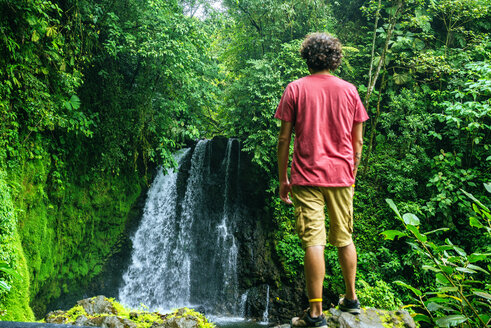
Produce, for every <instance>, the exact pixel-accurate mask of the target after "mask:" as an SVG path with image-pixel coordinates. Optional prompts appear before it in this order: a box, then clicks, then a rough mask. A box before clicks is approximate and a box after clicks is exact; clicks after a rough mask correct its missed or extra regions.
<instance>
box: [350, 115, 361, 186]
mask: <svg viewBox="0 0 491 328" xmlns="http://www.w3.org/2000/svg"><path fill="white" fill-rule="evenodd" d="M351 142H352V145H353V161H354V163H355V165H354V168H353V175H354V177H355V178H356V173H357V172H358V165H360V160H361V153H362V151H363V122H355V123H354V124H353V130H351Z"/></svg>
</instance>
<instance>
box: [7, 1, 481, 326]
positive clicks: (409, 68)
mask: <svg viewBox="0 0 491 328" xmlns="http://www.w3.org/2000/svg"><path fill="white" fill-rule="evenodd" d="M217 4H218V3H217V2H214V1H212V0H179V1H178V0H118V1H114V0H98V1H95V0H61V1H53V0H51V1H49V0H15V1H14V0H0V317H1V319H2V320H33V319H34V313H36V315H38V316H39V315H43V311H44V310H45V304H46V303H47V302H48V301H49V300H51V299H53V298H56V297H57V296H59V295H60V293H61V292H62V291H63V292H69V291H70V290H71V289H72V288H77V287H76V286H78V285H80V284H82V283H83V282H84V281H86V280H88V279H90V278H91V277H93V276H95V275H97V273H99V272H100V270H101V267H102V265H103V264H104V260H105V259H106V258H107V257H108V256H109V255H110V254H112V253H113V252H115V251H117V249H118V238H119V236H120V235H121V233H122V232H123V231H124V229H125V226H126V225H127V224H128V217H130V216H131V208H132V204H134V202H135V201H136V199H137V198H138V197H139V195H140V194H141V192H142V190H144V189H145V188H146V186H147V185H148V184H149V183H150V182H151V179H152V172H153V171H152V168H154V167H155V166H156V165H164V166H171V165H174V163H173V160H172V153H173V152H174V151H175V150H177V149H179V148H181V147H183V146H184V145H185V144H186V142H188V141H189V140H195V139H197V138H204V137H205V138H210V137H213V136H215V135H225V136H229V137H235V138H238V139H240V140H241V142H242V145H243V148H244V150H245V151H247V152H249V153H250V154H251V155H252V157H253V160H254V162H255V163H256V164H257V166H258V168H260V169H261V170H263V171H264V173H265V174H266V175H267V176H268V177H269V179H270V183H269V186H270V189H269V193H270V197H271V198H270V200H269V201H268V203H269V206H270V210H271V212H272V213H273V214H274V218H275V223H276V225H277V231H276V234H275V243H276V249H277V251H278V254H279V255H280V257H281V259H282V261H283V265H284V270H285V272H286V273H287V275H288V276H289V278H290V279H291V280H292V281H294V280H295V279H296V278H298V275H299V274H300V273H301V271H302V265H303V262H302V261H303V252H302V250H301V248H300V243H299V240H298V238H297V237H296V235H295V232H294V223H293V213H292V209H291V208H289V207H287V206H286V205H283V204H280V201H279V198H278V197H277V176H276V175H277V173H276V139H277V133H278V126H279V122H277V121H276V120H275V119H274V118H273V114H274V112H275V110H276V106H277V104H278V102H279V99H280V97H281V95H282V92H283V90H284V88H285V87H286V85H287V84H288V83H289V82H290V81H292V80H294V79H297V78H299V77H301V76H304V75H306V74H308V71H307V68H306V65H305V64H304V63H303V61H302V60H301V58H300V56H299V53H298V49H299V46H300V43H301V41H302V39H303V37H304V36H305V35H306V34H308V33H310V32H315V31H326V32H329V33H331V34H333V35H336V36H337V37H338V38H339V39H340V40H341V42H342V43H343V45H344V50H343V51H344V62H343V64H342V66H341V67H340V69H339V70H337V71H336V72H335V74H337V75H338V76H340V77H341V78H343V79H345V80H347V81H349V82H351V83H353V84H354V85H356V86H357V87H358V90H359V92H360V95H361V97H362V99H363V100H364V103H365V105H366V108H367V111H368V113H369V115H370V120H369V121H367V122H366V125H365V145H364V154H363V158H362V165H361V167H360V170H359V176H358V179H357V186H356V193H355V242H356V245H357V248H358V251H359V269H358V284H359V287H360V292H359V293H360V298H361V300H362V303H363V305H364V306H377V307H382V308H389V309H391V308H397V307H401V306H402V305H403V304H406V305H409V308H410V309H412V310H413V311H414V313H415V315H416V316H415V319H417V320H419V322H420V323H421V324H422V325H426V326H441V327H447V326H454V325H461V326H466V327H484V326H486V323H487V322H488V321H489V319H490V313H491V307H490V304H491V295H490V294H491V280H490V275H489V272H490V271H491V261H490V259H491V254H490V253H491V224H490V222H491V216H490V214H489V209H487V207H486V206H489V204H491V201H490V200H491V197H490V194H489V192H491V185H490V184H489V182H490V180H491V170H490V168H491V152H490V147H491V139H490V137H491V115H490V114H491V107H490V106H491V100H490V98H491V97H490V96H491V39H490V35H489V32H490V28H491V10H490V9H491V2H490V0H343V1H324V0H285V1H279V0H223V2H221V5H217ZM386 199H389V200H388V201H387V202H386V201H385V200H386ZM394 211H395V212H394ZM401 213H402V214H401ZM404 213H405V214H404ZM430 232H431V233H430ZM326 261H327V271H326V280H325V289H326V293H327V294H328V295H337V294H338V293H340V292H342V289H343V283H342V280H341V279H342V277H341V275H340V274H339V265H338V264H337V256H336V252H335V249H334V248H332V247H331V248H327V249H326ZM33 311H34V312H33Z"/></svg>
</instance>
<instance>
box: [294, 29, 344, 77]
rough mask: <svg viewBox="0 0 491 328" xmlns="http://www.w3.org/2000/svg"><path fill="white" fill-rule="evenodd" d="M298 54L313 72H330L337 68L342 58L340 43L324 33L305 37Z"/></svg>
mask: <svg viewBox="0 0 491 328" xmlns="http://www.w3.org/2000/svg"><path fill="white" fill-rule="evenodd" d="M300 54H301V55H302V58H303V59H305V61H306V62H307V66H308V67H309V68H310V69H311V70H313V71H315V72H318V71H323V70H326V69H328V70H329V71H331V72H332V71H334V70H335V69H336V68H338V66H339V65H340V64H341V58H343V53H342V49H341V42H339V40H338V39H337V38H335V37H333V36H331V35H329V34H326V33H312V34H309V35H307V36H306V37H305V40H304V41H303V43H302V47H301V48H300Z"/></svg>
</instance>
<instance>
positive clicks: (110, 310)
mask: <svg viewBox="0 0 491 328" xmlns="http://www.w3.org/2000/svg"><path fill="white" fill-rule="evenodd" d="M77 304H78V305H81V306H82V307H83V308H84V310H85V312H87V314H88V315H96V314H117V313H118V311H117V310H116V309H115V308H114V306H113V305H112V304H111V302H109V300H108V299H107V298H106V297H104V296H102V295H99V296H96V297H92V298H86V299H84V300H81V301H78V302H77Z"/></svg>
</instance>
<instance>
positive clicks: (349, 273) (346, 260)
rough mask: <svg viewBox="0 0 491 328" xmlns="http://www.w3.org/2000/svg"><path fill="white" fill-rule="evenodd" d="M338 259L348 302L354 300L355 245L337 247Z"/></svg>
mask: <svg viewBox="0 0 491 328" xmlns="http://www.w3.org/2000/svg"><path fill="white" fill-rule="evenodd" d="M338 257H339V264H341V270H342V271H343V278H344V284H345V286H346V294H345V297H346V298H347V299H349V300H356V299H357V297H356V291H355V279H356V264H357V255H356V248H355V244H353V243H351V244H349V245H348V246H345V247H338Z"/></svg>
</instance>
